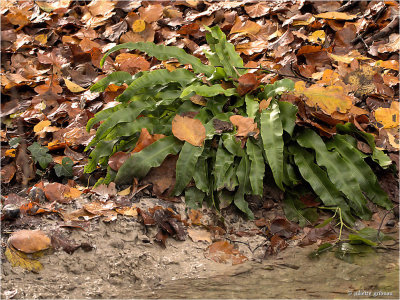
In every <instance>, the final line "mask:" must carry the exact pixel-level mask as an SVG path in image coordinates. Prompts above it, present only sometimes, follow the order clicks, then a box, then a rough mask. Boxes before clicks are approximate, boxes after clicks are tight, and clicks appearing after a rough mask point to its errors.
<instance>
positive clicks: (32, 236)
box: [8, 230, 51, 253]
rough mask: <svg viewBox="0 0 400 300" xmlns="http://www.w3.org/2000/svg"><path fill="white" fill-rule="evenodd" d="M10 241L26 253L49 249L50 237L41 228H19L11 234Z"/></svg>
mask: <svg viewBox="0 0 400 300" xmlns="http://www.w3.org/2000/svg"><path fill="white" fill-rule="evenodd" d="M8 243H9V244H10V245H12V246H13V247H14V248H16V249H18V250H19V251H22V252H24V253H34V252H37V251H41V250H45V249H48V248H49V247H50V245H51V240H50V238H49V237H48V236H47V235H46V234H45V233H44V232H43V231H41V230H19V231H16V232H14V233H12V234H11V236H10V238H9V239H8Z"/></svg>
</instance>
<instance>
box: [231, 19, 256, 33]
mask: <svg viewBox="0 0 400 300" xmlns="http://www.w3.org/2000/svg"><path fill="white" fill-rule="evenodd" d="M260 29H261V25H259V24H257V23H256V22H253V21H249V20H247V21H245V22H242V20H241V19H240V17H239V16H237V17H236V21H235V24H234V25H233V27H232V29H231V32H230V34H234V33H240V34H243V35H250V36H255V35H256V34H257V33H258V32H259V31H260Z"/></svg>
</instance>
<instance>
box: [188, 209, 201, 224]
mask: <svg viewBox="0 0 400 300" xmlns="http://www.w3.org/2000/svg"><path fill="white" fill-rule="evenodd" d="M202 217H203V214H202V213H201V211H200V210H196V209H191V210H190V213H189V218H190V221H191V222H192V224H193V225H201V218H202Z"/></svg>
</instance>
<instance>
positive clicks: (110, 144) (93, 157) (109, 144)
mask: <svg viewBox="0 0 400 300" xmlns="http://www.w3.org/2000/svg"><path fill="white" fill-rule="evenodd" d="M116 142H117V141H116V140H114V141H104V140H103V141H100V142H99V143H98V144H97V146H96V148H95V149H94V150H93V151H92V152H91V153H90V157H89V162H88V164H87V165H86V166H85V169H84V170H85V173H92V172H93V171H94V170H96V167H97V164H98V163H99V161H100V159H101V158H102V157H105V156H109V155H110V154H111V153H112V151H113V148H114V145H115V143H116Z"/></svg>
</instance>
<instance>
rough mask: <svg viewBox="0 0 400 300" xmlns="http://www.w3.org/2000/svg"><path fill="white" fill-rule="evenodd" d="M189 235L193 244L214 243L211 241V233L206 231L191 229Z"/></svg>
mask: <svg viewBox="0 0 400 300" xmlns="http://www.w3.org/2000/svg"><path fill="white" fill-rule="evenodd" d="M187 232H188V235H189V236H190V238H191V239H192V241H193V242H195V243H197V242H200V241H201V242H208V243H210V244H211V243H212V241H211V233H210V232H209V231H207V230H205V229H192V228H189V229H188V230H187Z"/></svg>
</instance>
